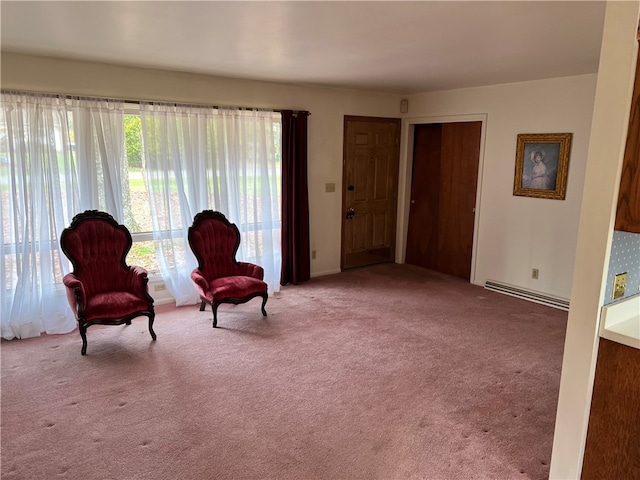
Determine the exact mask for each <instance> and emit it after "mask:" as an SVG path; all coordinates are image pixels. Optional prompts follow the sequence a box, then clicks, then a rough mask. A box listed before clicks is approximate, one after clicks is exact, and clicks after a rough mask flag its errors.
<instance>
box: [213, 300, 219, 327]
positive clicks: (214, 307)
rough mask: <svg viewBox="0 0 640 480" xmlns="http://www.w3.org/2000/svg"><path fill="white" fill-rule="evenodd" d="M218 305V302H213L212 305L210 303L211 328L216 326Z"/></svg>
mask: <svg viewBox="0 0 640 480" xmlns="http://www.w3.org/2000/svg"><path fill="white" fill-rule="evenodd" d="M219 306H220V304H219V303H214V304H213V305H211V308H212V309H213V328H216V327H217V326H218V307H219Z"/></svg>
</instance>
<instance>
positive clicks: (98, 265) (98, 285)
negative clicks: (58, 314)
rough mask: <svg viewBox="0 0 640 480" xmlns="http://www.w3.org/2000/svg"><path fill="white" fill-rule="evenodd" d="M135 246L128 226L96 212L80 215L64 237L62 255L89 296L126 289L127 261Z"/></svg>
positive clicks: (61, 239)
mask: <svg viewBox="0 0 640 480" xmlns="http://www.w3.org/2000/svg"><path fill="white" fill-rule="evenodd" d="M131 244H132V241H131V234H130V233H129V230H127V228H126V227H125V226H124V225H119V224H118V223H117V222H116V221H115V219H114V218H113V217H112V216H111V215H109V214H108V213H105V212H99V211H96V210H88V211H85V212H83V213H81V214H78V215H76V216H75V217H74V218H73V221H72V222H71V225H70V226H69V228H67V229H65V230H64V231H63V232H62V235H61V236H60V246H61V248H62V251H63V252H64V254H65V255H66V256H67V257H68V258H69V260H71V263H72V265H73V270H74V274H75V275H76V277H77V278H78V279H79V280H80V281H82V283H83V284H84V288H85V293H86V294H87V295H88V296H91V295H94V294H97V293H103V292H109V291H114V290H120V289H121V288H122V287H121V286H122V284H123V281H124V280H123V279H124V278H126V276H127V274H128V271H129V267H128V266H127V265H126V263H125V258H126V256H127V253H129V250H130V249H131Z"/></svg>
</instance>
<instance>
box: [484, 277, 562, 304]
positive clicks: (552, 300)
mask: <svg viewBox="0 0 640 480" xmlns="http://www.w3.org/2000/svg"><path fill="white" fill-rule="evenodd" d="M484 288H486V289H487V290H492V291H494V292H499V293H504V294H506V295H511V296H512V297H518V298H522V299H524V300H529V301H530V302H535V303H541V304H543V305H547V306H549V307H553V308H558V309H560V310H565V311H568V310H569V300H567V299H565V298H558V297H553V296H551V295H546V294H544V293H540V292H535V291H533V290H526V289H524V288H520V287H514V286H513V285H507V284H506V283H500V282H496V281H494V280H487V281H486V283H485V284H484Z"/></svg>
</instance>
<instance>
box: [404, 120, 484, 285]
mask: <svg viewBox="0 0 640 480" xmlns="http://www.w3.org/2000/svg"><path fill="white" fill-rule="evenodd" d="M481 132H482V122H459V123H443V124H429V125H416V127H415V132H414V158H413V177H412V183H411V206H410V209H409V231H408V234H407V253H406V258H405V262H406V263H409V264H412V265H417V266H420V267H424V268H429V269H431V270H436V271H439V272H442V273H447V274H449V275H454V276H456V277H460V278H464V279H466V280H469V279H470V277H471V257H472V251H473V233H474V223H475V203H476V190H477V184H478V163H479V157H480V135H481Z"/></svg>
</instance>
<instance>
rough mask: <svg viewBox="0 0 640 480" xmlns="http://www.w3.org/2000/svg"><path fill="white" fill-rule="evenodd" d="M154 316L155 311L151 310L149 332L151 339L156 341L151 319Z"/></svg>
mask: <svg viewBox="0 0 640 480" xmlns="http://www.w3.org/2000/svg"><path fill="white" fill-rule="evenodd" d="M155 318H156V313H155V312H151V315H149V333H150V334H151V338H153V341H154V342H155V341H156V332H154V331H153V321H154V319H155Z"/></svg>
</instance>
